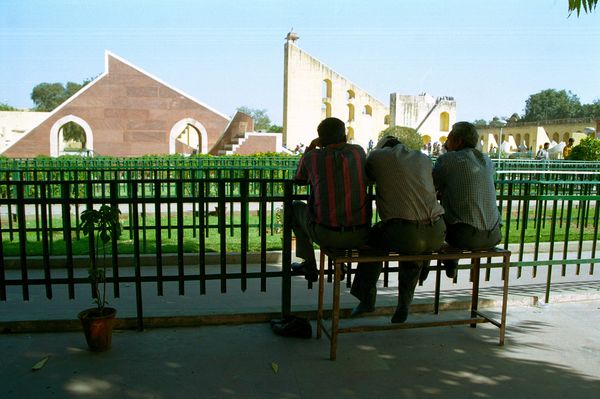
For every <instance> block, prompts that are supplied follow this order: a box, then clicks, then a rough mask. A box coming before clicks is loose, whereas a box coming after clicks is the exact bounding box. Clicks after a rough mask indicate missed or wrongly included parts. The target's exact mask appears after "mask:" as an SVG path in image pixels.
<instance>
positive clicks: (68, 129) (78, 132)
mask: <svg viewBox="0 0 600 399" xmlns="http://www.w3.org/2000/svg"><path fill="white" fill-rule="evenodd" d="M62 134H63V140H65V141H69V140H74V141H79V142H81V144H82V148H85V144H86V136H85V131H84V130H83V128H82V127H81V126H79V125H78V124H77V123H75V122H67V123H65V124H64V125H63V126H62Z"/></svg>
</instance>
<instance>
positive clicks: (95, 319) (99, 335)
mask: <svg viewBox="0 0 600 399" xmlns="http://www.w3.org/2000/svg"><path fill="white" fill-rule="evenodd" d="M116 315H117V310H116V309H114V308H104V309H98V308H90V309H86V310H84V311H83V312H81V313H79V314H78V315H77V317H79V320H81V325H82V326H83V332H84V333H85V339H86V341H87V344H88V346H89V347H90V350H91V351H93V352H104V351H106V350H108V349H110V346H111V343H112V330H113V325H114V322H115V316H116Z"/></svg>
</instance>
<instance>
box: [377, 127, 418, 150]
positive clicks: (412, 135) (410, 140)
mask: <svg viewBox="0 0 600 399" xmlns="http://www.w3.org/2000/svg"><path fill="white" fill-rule="evenodd" d="M384 136H394V137H396V138H397V139H398V140H400V142H401V143H402V144H404V145H405V146H406V147H407V148H409V149H411V150H420V149H421V148H422V147H423V138H422V137H421V135H420V134H419V133H418V132H417V131H416V130H415V129H413V128H411V127H404V126H392V127H388V128H387V129H385V130H382V131H381V133H379V138H380V139H381V138H382V137H384Z"/></svg>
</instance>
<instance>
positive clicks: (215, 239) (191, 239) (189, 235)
mask: <svg viewBox="0 0 600 399" xmlns="http://www.w3.org/2000/svg"><path fill="white" fill-rule="evenodd" d="M565 215H566V212H565ZM589 215H590V217H588V220H587V222H588V224H587V226H586V227H585V228H584V229H583V232H582V231H581V228H580V226H577V212H576V210H574V211H573V214H572V216H571V218H572V220H571V222H570V225H569V234H568V240H569V241H571V242H573V241H578V240H579V239H580V236H582V239H583V240H592V239H593V238H594V224H595V223H594V220H593V215H594V212H593V209H592V210H591V211H590V212H589ZM517 217H518V215H517V214H516V213H513V214H512V215H511V223H510V226H509V227H510V231H509V236H508V242H509V243H511V244H513V243H520V242H521V235H522V234H523V224H522V220H520V221H519V224H518V226H517ZM559 217H560V212H558V216H557V218H558V220H557V221H556V225H555V232H554V241H555V242H561V241H563V242H564V241H565V238H566V237H567V235H566V233H567V231H566V230H567V223H566V217H565V218H564V219H563V221H562V224H561V221H560V219H559ZM73 219H74V218H73ZM226 219H227V222H228V223H229V222H230V221H231V220H230V218H229V214H228V215H227V217H226ZM521 219H522V216H521ZM270 220H271V218H270V214H269V215H268V216H267V230H266V234H265V241H266V249H267V250H268V251H276V250H281V249H282V244H283V241H282V233H281V229H280V228H278V227H277V226H273V229H271V228H270V226H269V222H270ZM534 220H535V212H534V211H533V210H532V211H530V212H529V218H528V221H527V228H526V230H525V232H524V236H523V241H524V243H534V242H536V239H538V237H539V242H549V241H550V237H551V226H552V219H551V213H550V212H548V213H547V214H546V215H545V217H542V219H540V221H541V226H540V229H539V232H538V227H537V226H536V224H535V223H534ZM5 222H6V220H3V228H4V229H6V228H8V226H7V225H6V223H5ZM155 222H156V220H155V218H154V216H152V215H149V216H147V217H146V218H145V221H144V220H143V218H140V225H141V226H143V225H144V223H145V226H146V227H145V229H142V228H141V229H140V231H139V236H140V251H141V253H142V254H155V253H156V249H157V246H158V245H159V244H157V240H156V229H155V227H154V226H155ZM240 222H241V220H240V217H239V215H235V217H234V218H233V224H234V226H237V227H235V228H234V229H233V233H232V230H231V229H230V228H229V227H227V228H226V229H225V237H224V238H225V248H224V249H225V251H226V252H240V250H241V229H240V228H239V225H240ZM122 223H123V226H124V228H125V230H124V232H123V234H122V236H121V239H120V240H119V241H118V245H117V247H118V252H119V253H121V254H132V253H134V244H133V239H132V237H131V236H130V233H131V229H130V221H129V219H128V218H127V217H126V216H125V217H123V218H122ZM193 223H196V227H195V228H194V227H193V226H192V225H193ZM197 223H198V218H197V217H196V218H194V217H192V215H191V214H190V213H187V214H186V215H185V217H184V223H183V251H184V252H185V253H199V252H200V250H201V248H200V237H199V234H200V231H199V230H198V228H197ZM208 223H209V226H210V228H209V229H208V236H206V235H205V237H204V239H205V242H204V252H217V253H218V252H221V235H220V234H219V229H218V227H217V225H218V219H217V217H216V216H209V218H208ZM249 223H250V226H251V227H249V231H248V252H260V251H261V236H260V231H259V229H258V227H257V225H258V223H259V218H258V217H257V216H256V215H251V216H250V217H249ZM161 225H162V226H163V229H162V230H161V240H160V247H161V250H162V252H163V253H177V233H178V230H179V228H178V227H177V221H176V217H175V215H174V214H173V216H172V218H171V225H170V227H169V220H168V219H167V218H166V217H162V218H161ZM5 226H6V227H5ZM13 227H16V224H15V226H13ZM27 228H28V229H31V230H32V231H29V232H28V233H27V242H26V254H27V255H28V256H41V255H42V242H41V240H39V239H38V234H37V233H36V231H35V230H36V229H37V227H36V222H35V218H34V217H31V218H28V220H27ZM52 228H53V230H54V231H53V233H52V238H51V246H50V255H55V256H56V255H57V256H60V255H66V253H67V251H66V243H65V241H64V237H63V232H62V219H61V218H58V217H55V218H54V220H53V224H52ZM505 228H506V220H505V226H504V229H505ZM194 230H195V231H194ZM169 233H170V234H169ZM504 234H506V233H505V231H504V230H503V238H504ZM40 238H41V234H40ZM2 239H3V251H4V256H18V255H19V242H18V234H17V233H16V232H15V233H14V236H13V240H12V241H11V240H10V238H9V234H8V233H7V232H6V231H5V232H3V233H2ZM72 248H73V249H72V252H73V255H76V256H77V255H87V254H88V238H87V237H84V236H83V234H80V236H79V239H77V234H76V231H75V226H73V230H72Z"/></svg>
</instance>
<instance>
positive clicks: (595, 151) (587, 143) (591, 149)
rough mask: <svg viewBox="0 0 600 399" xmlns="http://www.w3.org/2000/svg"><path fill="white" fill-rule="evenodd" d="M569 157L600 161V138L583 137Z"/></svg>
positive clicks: (576, 159) (577, 159) (571, 158)
mask: <svg viewBox="0 0 600 399" xmlns="http://www.w3.org/2000/svg"><path fill="white" fill-rule="evenodd" d="M567 159H569V160H573V161H599V160H600V140H597V139H595V138H593V137H586V138H584V139H582V140H581V141H580V142H579V144H578V145H576V146H575V147H573V151H572V152H571V155H569V157H568V158H567Z"/></svg>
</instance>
